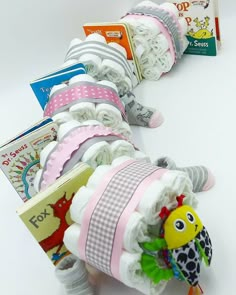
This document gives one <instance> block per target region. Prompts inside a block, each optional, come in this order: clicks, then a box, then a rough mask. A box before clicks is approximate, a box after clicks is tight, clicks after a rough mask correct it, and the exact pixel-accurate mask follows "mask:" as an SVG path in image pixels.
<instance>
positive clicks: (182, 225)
mask: <svg viewBox="0 0 236 295" xmlns="http://www.w3.org/2000/svg"><path fill="white" fill-rule="evenodd" d="M174 227H175V229H176V230H177V231H184V230H185V227H186V224H185V222H184V221H183V220H182V219H176V220H175V223H174Z"/></svg>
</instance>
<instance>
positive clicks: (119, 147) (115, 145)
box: [110, 139, 135, 160]
mask: <svg viewBox="0 0 236 295" xmlns="http://www.w3.org/2000/svg"><path fill="white" fill-rule="evenodd" d="M110 146H111V153H112V159H113V160H114V159H115V158H118V157H121V156H128V157H131V158H133V157H134V153H135V149H134V147H133V145H132V144H131V143H129V142H128V141H126V140H123V139H121V140H116V141H114V142H112V143H111V144H110Z"/></svg>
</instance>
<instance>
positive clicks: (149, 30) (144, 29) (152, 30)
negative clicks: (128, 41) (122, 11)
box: [134, 19, 160, 40]
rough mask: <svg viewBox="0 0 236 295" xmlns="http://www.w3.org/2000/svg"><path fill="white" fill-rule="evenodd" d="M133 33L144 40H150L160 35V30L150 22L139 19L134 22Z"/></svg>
mask: <svg viewBox="0 0 236 295" xmlns="http://www.w3.org/2000/svg"><path fill="white" fill-rule="evenodd" d="M134 33H135V34H136V35H138V36H143V37H144V38H145V39H146V40H152V39H153V38H155V37H156V36H157V35H158V34H159V33H160V28H159V26H157V25H156V24H154V23H153V22H152V21H151V20H147V19H139V20H137V22H136V26H135V28H134Z"/></svg>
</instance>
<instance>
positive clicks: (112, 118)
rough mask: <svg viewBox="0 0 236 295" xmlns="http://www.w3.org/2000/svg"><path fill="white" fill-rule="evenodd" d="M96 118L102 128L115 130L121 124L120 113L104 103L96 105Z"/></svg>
mask: <svg viewBox="0 0 236 295" xmlns="http://www.w3.org/2000/svg"><path fill="white" fill-rule="evenodd" d="M96 118H97V120H98V121H100V122H102V124H103V125H104V126H107V127H111V128H117V126H119V125H120V124H121V122H122V116H121V113H120V111H119V110H118V109H117V108H116V107H114V106H112V105H110V104H106V103H100V104H97V105H96Z"/></svg>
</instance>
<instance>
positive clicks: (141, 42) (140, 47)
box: [133, 35, 150, 58]
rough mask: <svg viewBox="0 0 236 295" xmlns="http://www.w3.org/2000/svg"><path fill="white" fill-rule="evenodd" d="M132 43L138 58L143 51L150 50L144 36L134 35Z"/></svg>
mask: <svg viewBox="0 0 236 295" xmlns="http://www.w3.org/2000/svg"><path fill="white" fill-rule="evenodd" d="M133 42H134V45H135V53H136V55H137V57H138V58H139V57H140V56H141V55H142V54H143V52H144V51H149V50H150V45H149V43H148V42H147V40H146V38H145V37H144V36H139V35H134V37H133Z"/></svg>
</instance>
